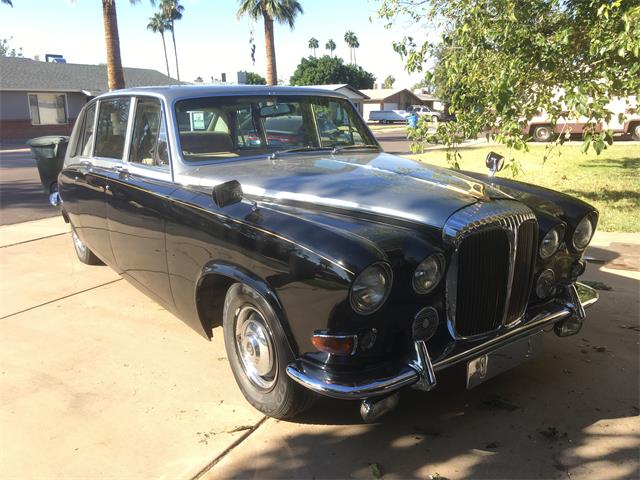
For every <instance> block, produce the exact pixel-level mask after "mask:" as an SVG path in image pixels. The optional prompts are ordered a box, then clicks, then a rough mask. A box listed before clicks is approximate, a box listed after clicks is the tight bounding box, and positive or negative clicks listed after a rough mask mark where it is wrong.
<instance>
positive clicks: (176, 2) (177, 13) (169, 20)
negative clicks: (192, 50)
mask: <svg viewBox="0 0 640 480" xmlns="http://www.w3.org/2000/svg"><path fill="white" fill-rule="evenodd" d="M160 12H161V13H162V16H163V17H164V20H165V22H166V27H165V28H166V29H167V30H170V31H171V41H172V42H173V55H174V56H175V59H176V78H177V79H178V81H179V80H180V67H179V66H178V49H177V48H176V24H175V22H176V21H177V20H182V16H183V14H184V6H182V5H180V0H161V1H160Z"/></svg>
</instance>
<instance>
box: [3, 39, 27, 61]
mask: <svg viewBox="0 0 640 480" xmlns="http://www.w3.org/2000/svg"><path fill="white" fill-rule="evenodd" d="M11 40H13V37H9V38H0V57H22V47H18V48H17V49H16V48H14V47H11V46H10V45H9V42H10V41H11Z"/></svg>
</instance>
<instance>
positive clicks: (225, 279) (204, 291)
mask: <svg viewBox="0 0 640 480" xmlns="http://www.w3.org/2000/svg"><path fill="white" fill-rule="evenodd" d="M234 283H243V284H245V285H247V286H249V287H251V288H252V289H254V290H255V291H256V292H258V293H259V294H260V295H261V296H262V297H263V298H264V299H265V300H266V301H267V303H268V304H269V306H270V307H271V308H272V309H273V311H274V312H275V314H276V316H277V317H278V320H279V321H280V324H281V325H282V328H283V330H284V332H285V335H286V337H287V341H288V343H289V346H290V348H291V350H292V351H293V352H294V354H296V353H297V350H298V349H297V346H296V342H295V339H294V337H293V335H292V333H291V329H290V328H289V324H288V320H287V315H286V312H285V309H284V307H283V305H282V302H281V301H280V299H279V298H278V295H277V293H276V291H275V290H274V289H273V288H272V287H271V286H270V285H269V284H268V283H267V282H266V281H265V280H264V279H262V278H260V277H259V276H257V275H255V274H254V273H253V272H251V271H249V270H247V269H246V268H244V267H242V266H240V265H236V264H233V263H229V262H225V261H222V260H214V261H211V262H209V263H207V264H206V265H205V266H204V267H203V269H202V271H201V274H200V277H199V278H198V281H197V282H196V291H195V301H196V309H197V312H198V316H199V318H200V322H201V323H202V328H203V329H204V331H205V332H206V334H207V335H208V336H209V338H211V336H212V332H213V328H214V327H216V326H218V325H221V324H222V314H223V309H224V300H225V296H226V294H227V292H228V291H229V288H230V287H231V286H232V285H233V284H234Z"/></svg>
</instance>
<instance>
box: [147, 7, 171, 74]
mask: <svg viewBox="0 0 640 480" xmlns="http://www.w3.org/2000/svg"><path fill="white" fill-rule="evenodd" d="M168 26H169V24H168V22H167V21H166V20H165V18H164V16H163V15H162V13H161V12H157V13H154V14H153V17H149V23H148V24H147V30H151V31H152V32H153V33H159V34H160V36H161V37H162V48H163V49H164V62H165V63H166V65H167V76H169V77H170V76H171V73H170V72H169V57H168V56H167V43H166V42H165V41H164V31H165V30H167V28H168Z"/></svg>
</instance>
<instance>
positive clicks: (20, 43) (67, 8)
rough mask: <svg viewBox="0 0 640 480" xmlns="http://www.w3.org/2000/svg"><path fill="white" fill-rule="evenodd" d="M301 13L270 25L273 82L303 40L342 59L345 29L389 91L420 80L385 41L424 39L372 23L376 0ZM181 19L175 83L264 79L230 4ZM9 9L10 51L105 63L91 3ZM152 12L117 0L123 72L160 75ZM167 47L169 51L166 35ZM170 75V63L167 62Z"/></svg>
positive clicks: (320, 1) (246, 25)
mask: <svg viewBox="0 0 640 480" xmlns="http://www.w3.org/2000/svg"><path fill="white" fill-rule="evenodd" d="M300 3H301V4H302V6H303V8H304V14H303V15H300V16H299V17H298V18H297V20H296V25H295V29H294V30H293V31H292V30H290V29H289V27H288V26H287V25H276V29H275V44H276V58H277V66H278V77H279V78H282V79H285V80H286V81H287V82H288V79H289V77H290V76H291V74H292V73H293V71H294V70H295V67H296V66H297V65H298V63H299V62H300V59H301V58H302V57H304V56H309V55H310V54H311V51H310V50H309V48H308V47H307V44H308V41H309V39H310V38H311V37H315V38H317V39H318V41H319V42H320V47H321V48H320V49H319V50H318V52H317V53H318V55H320V54H324V53H327V52H326V50H325V49H324V45H325V43H326V42H327V40H329V39H333V40H334V41H335V43H336V44H337V49H336V51H335V52H334V53H335V54H336V55H338V56H340V57H342V58H343V59H345V60H346V61H348V59H349V49H348V47H347V45H346V44H345V42H344V40H343V37H344V33H345V32H346V31H347V30H352V31H353V32H355V33H356V35H357V36H358V39H359V41H360V48H359V49H358V50H357V53H356V55H357V63H358V65H361V66H362V67H363V68H364V69H365V70H367V71H369V72H372V73H373V74H374V75H376V77H377V80H376V82H380V83H381V82H382V81H383V80H384V78H386V76H387V75H389V74H391V75H393V76H394V77H395V78H396V84H395V87H410V86H411V85H412V84H414V83H415V82H417V81H419V80H420V79H421V75H420V74H419V73H417V74H412V75H409V74H408V73H407V72H406V71H405V70H404V64H403V61H402V60H401V59H400V57H399V56H398V54H397V53H395V52H394V51H393V49H392V42H393V41H394V40H400V39H402V37H404V36H405V35H412V36H413V37H414V38H416V39H417V40H422V39H424V38H426V36H427V35H429V33H428V32H425V31H423V30H422V29H421V28H420V27H416V26H411V25H409V24H407V23H406V22H400V23H399V24H397V25H395V26H394V27H393V28H391V29H385V27H384V22H383V21H382V20H379V19H377V17H376V13H375V12H376V9H377V7H378V6H379V2H378V0H300ZM182 4H183V5H184V6H185V12H184V18H183V19H182V20H181V21H180V22H177V23H176V29H175V30H176V43H177V46H178V56H179V61H180V78H181V80H184V81H193V80H195V79H196V78H197V77H202V78H203V79H204V80H205V81H209V80H211V77H213V78H215V79H220V78H221V74H222V73H223V72H225V73H226V74H227V80H228V81H234V82H235V80H236V72H237V71H239V70H246V71H254V72H257V73H259V74H261V75H262V76H265V62H264V27H263V24H262V23H261V22H259V23H257V24H255V25H254V26H253V28H254V30H255V40H256V61H255V65H254V64H252V62H251V56H250V47H249V37H250V32H251V29H252V23H251V22H250V20H249V19H247V18H242V19H237V18H236V11H237V8H238V1H237V0H182ZM13 5H14V7H13V8H10V7H9V6H6V5H0V37H2V38H10V37H13V38H12V39H11V41H10V45H11V46H12V47H22V49H23V54H24V56H25V57H30V58H33V57H34V56H35V55H39V56H40V58H41V59H44V55H45V54H46V53H57V54H62V55H64V57H65V58H66V59H67V61H68V62H69V63H89V64H97V63H104V62H105V61H106V53H105V43H104V27H103V23H102V9H101V2H100V1H99V0H13ZM154 11H155V8H154V7H153V6H152V5H151V3H150V2H149V1H148V0H139V3H138V4H137V5H131V4H130V2H129V1H128V0H118V1H117V12H118V28H119V31H120V49H121V54H122V62H123V65H124V66H125V67H139V68H152V69H155V70H159V71H161V72H164V73H166V67H165V62H164V55H163V52H162V41H161V38H160V35H159V34H153V33H152V32H150V31H148V30H147V29H146V25H147V23H148V20H149V17H150V16H151V15H152V14H153V13H154ZM167 42H168V43H167V48H168V49H169V52H170V53H171V52H172V50H171V48H172V46H171V41H170V38H167ZM169 62H170V64H169V65H170V68H171V75H172V76H173V77H175V64H174V63H172V58H171V57H170V59H169Z"/></svg>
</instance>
